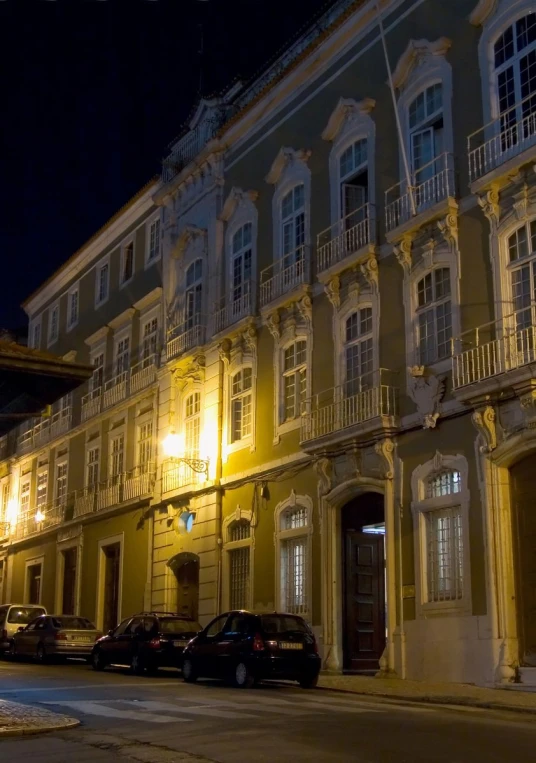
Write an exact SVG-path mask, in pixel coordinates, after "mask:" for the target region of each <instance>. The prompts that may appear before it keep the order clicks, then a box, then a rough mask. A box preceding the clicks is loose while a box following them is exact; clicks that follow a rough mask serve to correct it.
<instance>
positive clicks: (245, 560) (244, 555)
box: [224, 518, 251, 609]
mask: <svg viewBox="0 0 536 763" xmlns="http://www.w3.org/2000/svg"><path fill="white" fill-rule="evenodd" d="M224 550H225V553H226V555H227V559H226V568H227V579H228V591H227V600H228V603H229V609H247V608H248V607H249V606H250V585H251V579H250V570H251V524H250V521H249V520H248V519H245V518H241V519H235V520H233V521H232V522H230V523H229V524H228V527H227V533H226V537H225V545H224Z"/></svg>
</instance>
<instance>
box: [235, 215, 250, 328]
mask: <svg viewBox="0 0 536 763" xmlns="http://www.w3.org/2000/svg"><path fill="white" fill-rule="evenodd" d="M252 230H253V226H252V224H251V223H246V224H245V225H243V226H242V227H241V228H239V229H238V230H237V231H236V233H235V234H234V236H233V244H232V262H231V271H232V272H231V278H232V282H231V309H232V311H233V313H232V314H233V316H234V314H235V311H236V312H237V313H238V314H239V315H240V313H241V312H242V311H243V310H245V309H247V307H248V306H249V298H250V294H251V265H252V258H253V254H252V252H253V249H252Z"/></svg>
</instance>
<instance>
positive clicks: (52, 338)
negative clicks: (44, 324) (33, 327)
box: [48, 305, 60, 344]
mask: <svg viewBox="0 0 536 763" xmlns="http://www.w3.org/2000/svg"><path fill="white" fill-rule="evenodd" d="M59 325H60V308H59V305H54V307H53V308H52V309H51V311H50V315H49V324H48V343H49V344H52V342H56V341H57V339H58V336H59Z"/></svg>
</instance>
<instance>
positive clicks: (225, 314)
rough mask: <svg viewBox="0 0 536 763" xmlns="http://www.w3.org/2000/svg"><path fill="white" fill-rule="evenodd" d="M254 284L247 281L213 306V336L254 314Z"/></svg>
mask: <svg viewBox="0 0 536 763" xmlns="http://www.w3.org/2000/svg"><path fill="white" fill-rule="evenodd" d="M254 294H255V291H254V284H253V282H251V281H247V282H246V283H245V284H244V285H243V287H242V288H241V289H239V290H238V289H235V290H234V292H233V293H232V294H231V295H230V296H229V297H228V298H227V299H225V297H224V298H223V299H221V300H220V301H219V302H216V304H215V305H214V334H219V333H220V332H221V331H225V330H226V329H228V328H229V327H230V326H234V324H235V323H239V322H240V321H241V320H243V319H244V318H249V317H251V316H252V315H254V314H255V299H254Z"/></svg>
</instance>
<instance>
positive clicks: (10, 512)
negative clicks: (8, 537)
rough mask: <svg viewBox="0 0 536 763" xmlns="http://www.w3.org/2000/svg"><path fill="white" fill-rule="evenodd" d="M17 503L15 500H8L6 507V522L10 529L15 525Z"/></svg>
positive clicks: (17, 510) (17, 512)
mask: <svg viewBox="0 0 536 763" xmlns="http://www.w3.org/2000/svg"><path fill="white" fill-rule="evenodd" d="M19 510H20V507H19V502H18V501H17V499H16V498H10V499H9V501H8V502H7V507H6V522H8V524H9V526H10V527H14V526H15V525H16V524H17V517H18V515H19Z"/></svg>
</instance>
